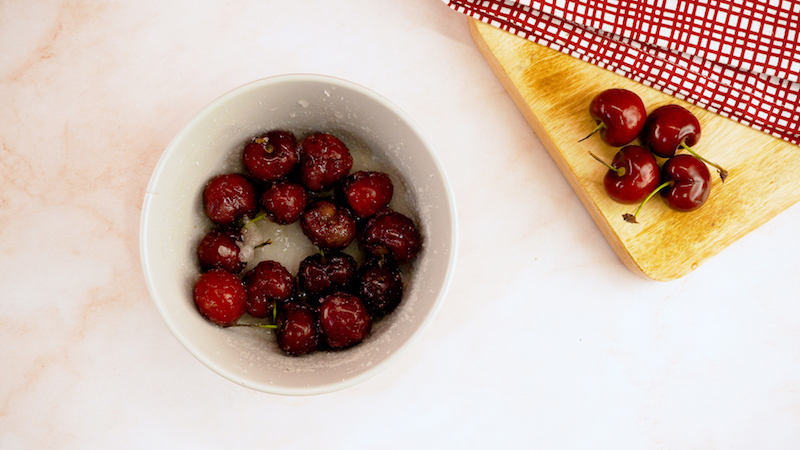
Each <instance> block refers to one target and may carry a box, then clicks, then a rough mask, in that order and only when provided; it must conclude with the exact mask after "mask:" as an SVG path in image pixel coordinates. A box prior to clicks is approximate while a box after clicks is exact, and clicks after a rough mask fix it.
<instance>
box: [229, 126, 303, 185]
mask: <svg viewBox="0 0 800 450" xmlns="http://www.w3.org/2000/svg"><path fill="white" fill-rule="evenodd" d="M298 159H299V152H298V148H297V138H296V137H295V136H294V134H292V133H291V132H289V131H282V130H273V131H270V132H268V133H266V134H264V135H262V136H258V137H256V138H253V140H252V141H251V142H250V143H248V144H247V145H245V147H244V151H243V152H242V162H243V163H244V168H245V170H247V173H249V174H250V175H252V176H253V177H255V178H258V179H259V180H263V181H278V180H281V179H283V178H285V177H286V176H288V175H289V173H291V172H292V169H294V167H295V165H296V164H297V161H298Z"/></svg>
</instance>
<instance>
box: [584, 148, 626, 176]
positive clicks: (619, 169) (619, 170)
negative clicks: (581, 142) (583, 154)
mask: <svg viewBox="0 0 800 450" xmlns="http://www.w3.org/2000/svg"><path fill="white" fill-rule="evenodd" d="M589 154H590V155H592V158H594V159H596V160H597V161H599V162H600V164H602V165H604V166H606V167H608V170H613V171H614V172H617V175H619V176H623V175H625V168H624V167H614V166H612V165H611V164H609V163H607V162H605V161H603V160H602V159H600V157H599V156H597V155H595V154H594V153H592V152H589Z"/></svg>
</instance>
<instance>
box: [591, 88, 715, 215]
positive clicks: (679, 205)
mask: <svg viewBox="0 0 800 450" xmlns="http://www.w3.org/2000/svg"><path fill="white" fill-rule="evenodd" d="M589 114H590V115H591V117H592V119H594V121H595V122H596V123H597V127H596V128H595V129H594V131H592V133H591V134H590V135H589V136H591V135H592V134H594V133H595V132H599V133H600V137H601V139H602V140H603V141H604V142H605V143H606V144H608V145H610V146H612V147H622V148H621V149H620V150H619V151H618V152H617V153H616V154H615V155H614V157H613V159H612V161H611V162H610V163H607V162H605V161H603V160H602V159H600V158H599V157H598V156H596V155H595V154H593V153H591V152H590V155H591V156H592V157H594V158H595V159H597V160H598V161H600V162H601V163H603V164H604V165H606V167H608V172H606V175H605V177H604V179H603V187H604V188H605V191H606V193H607V194H608V196H609V197H610V198H611V199H612V200H614V201H616V202H619V203H623V204H636V203H639V207H638V208H637V210H636V212H635V213H634V214H624V215H623V219H625V221H627V222H630V223H637V222H636V215H637V214H639V211H641V209H642V207H643V206H644V204H645V203H647V201H648V200H650V198H652V197H653V196H654V195H655V194H656V193H660V194H661V197H662V198H663V199H664V201H665V202H666V204H667V206H669V207H670V208H671V209H673V210H675V211H680V212H687V211H693V210H696V209H697V208H699V207H701V206H702V205H703V204H704V203H705V202H706V200H707V199H708V196H709V194H710V193H711V175H710V173H709V170H708V168H707V167H706V164H708V165H711V166H713V167H714V168H716V169H717V172H718V173H719V176H720V179H721V180H722V181H723V182H724V181H725V178H726V177H727V176H728V172H727V170H725V169H723V168H722V167H720V166H719V165H717V164H715V163H713V162H711V161H708V160H707V159H705V158H703V157H702V156H700V155H698V154H697V153H696V152H695V151H694V150H693V149H692V146H694V145H695V144H697V142H698V141H699V140H700V134H701V130H700V122H699V121H698V120H697V118H696V117H695V116H694V114H692V113H691V112H690V111H689V110H687V109H686V108H684V107H682V106H680V105H676V104H667V105H664V106H661V107H658V108H656V109H655V110H653V111H652V112H651V113H650V114H649V115H648V114H647V112H646V110H645V106H644V102H643V101H642V99H641V98H640V97H639V96H638V95H637V94H636V93H634V92H631V91H629V90H626V89H608V90H605V91H603V92H601V93H600V94H598V95H597V96H596V97H594V99H592V102H591V104H590V105H589ZM589 136H587V137H586V138H588V137H589ZM586 138H584V139H586ZM637 138H639V140H640V141H641V144H642V145H633V144H631V143H632V142H633V141H634V140H635V139H637ZM582 140H583V139H582ZM679 150H686V151H687V152H688V153H680V154H678V153H677V152H678V151H679ZM656 157H658V158H662V159H666V161H665V162H664V163H663V164H662V165H660V166H659V163H658V159H656Z"/></svg>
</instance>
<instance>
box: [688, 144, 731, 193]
mask: <svg viewBox="0 0 800 450" xmlns="http://www.w3.org/2000/svg"><path fill="white" fill-rule="evenodd" d="M681 148H682V149H684V150H686V151H687V152H689V153H691V154H692V155H694V156H695V158H697V159H699V160H700V161H703V162H704V163H706V164H708V165H709V166H711V167H714V168H715V169H717V173H719V179H720V180H722V182H723V183H724V182H725V178H728V171H727V170H725V169H723V168H722V167H720V166H719V165H717V164H715V163H713V162H711V161H709V160H707V159H705V158H703V157H702V156H700V155H698V154H697V153H696V152H695V151H694V150H692V148H691V147H689V146H688V145H686V143H685V142H681Z"/></svg>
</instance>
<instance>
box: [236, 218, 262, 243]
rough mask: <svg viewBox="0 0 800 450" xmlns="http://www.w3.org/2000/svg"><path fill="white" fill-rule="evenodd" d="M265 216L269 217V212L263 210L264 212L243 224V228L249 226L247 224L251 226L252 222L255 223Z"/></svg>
mask: <svg viewBox="0 0 800 450" xmlns="http://www.w3.org/2000/svg"><path fill="white" fill-rule="evenodd" d="M264 217H267V213H265V212H262V213H260V214H258V215H257V216H255V217H253V218H252V219H250V220H248V221H246V222H245V223H244V224H243V225H242V228H245V227H247V226H249V225H252V224H254V223H256V222H258V221H259V220H261V219H263V218H264ZM262 245H263V244H262Z"/></svg>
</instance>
